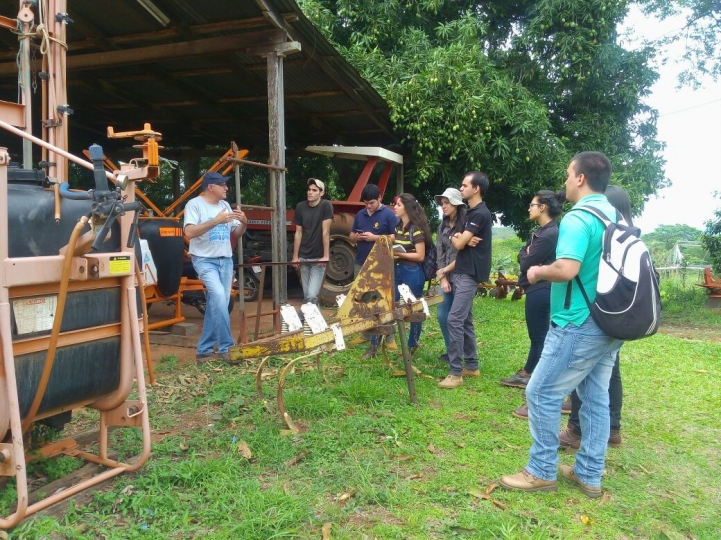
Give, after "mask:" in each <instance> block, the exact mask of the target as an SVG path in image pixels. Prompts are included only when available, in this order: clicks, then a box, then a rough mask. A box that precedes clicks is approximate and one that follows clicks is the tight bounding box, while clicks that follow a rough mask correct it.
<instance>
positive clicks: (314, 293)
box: [291, 178, 333, 304]
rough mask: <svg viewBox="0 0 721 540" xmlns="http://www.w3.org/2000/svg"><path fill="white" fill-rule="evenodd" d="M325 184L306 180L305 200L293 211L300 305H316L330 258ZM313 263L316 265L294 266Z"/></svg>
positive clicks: (329, 206) (329, 207) (330, 211)
mask: <svg viewBox="0 0 721 540" xmlns="http://www.w3.org/2000/svg"><path fill="white" fill-rule="evenodd" d="M323 193H325V184H324V183H323V182H321V181H320V180H318V179H316V178H309V179H308V200H307V201H302V202H300V203H298V206H296V207H295V217H294V222H295V238H294V239H293V260H292V261H291V262H292V263H294V266H295V267H296V268H298V266H300V282H301V285H302V286H303V303H304V304H307V303H309V302H310V303H312V304H317V303H318V293H320V288H321V287H322V285H323V278H324V277H325V266H326V264H327V262H328V259H329V257H330V225H331V223H332V222H333V205H332V204H331V203H330V201H327V200H324V199H323ZM304 261H314V262H316V263H317V264H300V265H299V264H298V263H299V262H304Z"/></svg>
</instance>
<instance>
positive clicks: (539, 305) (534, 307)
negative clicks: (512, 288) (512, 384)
mask: <svg viewBox="0 0 721 540" xmlns="http://www.w3.org/2000/svg"><path fill="white" fill-rule="evenodd" d="M550 324H551V288H550V287H543V288H542V289H535V290H532V291H531V292H529V293H528V294H526V327H527V328H528V337H529V338H530V339H531V348H530V349H529V350H528V358H527V359H526V365H525V366H523V369H524V371H525V372H526V373H533V370H534V369H536V365H537V364H538V360H539V359H540V358H541V352H542V351H543V342H544V341H545V340H546V334H548V326H549V325H550Z"/></svg>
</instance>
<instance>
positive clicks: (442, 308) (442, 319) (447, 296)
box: [436, 289, 453, 354]
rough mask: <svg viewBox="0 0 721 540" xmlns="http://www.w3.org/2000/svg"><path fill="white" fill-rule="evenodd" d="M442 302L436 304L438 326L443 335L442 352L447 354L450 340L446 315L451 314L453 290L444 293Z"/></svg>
mask: <svg viewBox="0 0 721 540" xmlns="http://www.w3.org/2000/svg"><path fill="white" fill-rule="evenodd" d="M442 294H443V302H441V303H440V304H438V311H437V312H436V314H437V316H438V326H440V327H441V334H443V344H444V345H445V346H446V348H445V349H444V352H445V353H446V354H447V353H448V347H449V346H450V338H449V337H448V314H449V313H450V312H451V307H452V306H453V289H451V292H448V293H447V292H444V293H442Z"/></svg>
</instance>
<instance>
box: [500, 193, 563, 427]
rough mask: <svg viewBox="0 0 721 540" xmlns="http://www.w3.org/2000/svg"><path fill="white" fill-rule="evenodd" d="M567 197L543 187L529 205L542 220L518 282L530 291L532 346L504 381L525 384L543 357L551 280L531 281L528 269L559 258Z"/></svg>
mask: <svg viewBox="0 0 721 540" xmlns="http://www.w3.org/2000/svg"><path fill="white" fill-rule="evenodd" d="M565 200H566V194H565V192H564V191H559V192H558V193H554V192H553V191H549V190H542V191H539V192H537V193H536V195H535V196H534V197H533V201H531V204H529V205H528V217H529V219H530V220H531V221H535V222H536V223H538V225H539V227H538V229H536V231H535V232H534V233H533V234H532V235H531V239H530V240H529V241H528V243H527V244H526V245H525V246H523V248H521V251H519V252H518V263H519V265H520V269H521V272H520V275H519V276H518V286H519V287H523V290H524V292H525V295H526V306H525V307H526V327H527V329H528V337H529V338H530V340H531V347H530V349H529V351H528V357H527V358H526V364H525V365H524V366H523V368H522V369H520V370H518V371H517V372H516V373H515V374H514V375H512V376H510V377H508V378H505V379H501V384H503V385H505V386H514V387H517V388H525V387H526V385H527V384H528V381H529V380H530V378H531V374H532V373H533V370H534V369H535V368H536V364H538V360H539V359H540V358H541V351H542V350H543V342H544V341H545V339H546V334H547V333H548V327H549V325H550V323H551V282H550V281H539V282H538V283H534V284H533V285H531V284H530V283H529V282H528V278H527V277H526V271H527V270H528V269H529V268H530V267H531V266H535V265H538V264H551V263H552V262H553V261H555V260H556V243H557V242H558V224H557V223H556V218H557V217H558V216H560V215H561V211H562V210H563V202H564V201H565ZM513 415H514V416H517V417H519V418H528V409H527V408H526V405H525V404H523V405H522V406H521V407H519V408H518V409H516V410H515V411H513Z"/></svg>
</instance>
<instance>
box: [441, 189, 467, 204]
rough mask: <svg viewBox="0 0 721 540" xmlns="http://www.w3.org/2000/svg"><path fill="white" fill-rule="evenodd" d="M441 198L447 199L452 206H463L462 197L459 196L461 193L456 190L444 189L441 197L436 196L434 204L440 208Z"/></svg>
mask: <svg viewBox="0 0 721 540" xmlns="http://www.w3.org/2000/svg"><path fill="white" fill-rule="evenodd" d="M442 197H445V198H446V199H448V201H449V202H450V203H451V204H452V205H453V206H460V205H462V204H463V197H462V196H461V192H460V191H458V190H457V189H456V188H453V187H449V188H446V190H445V191H444V192H443V195H436V196H435V199H436V204H437V205H438V206H440V204H441V198H442Z"/></svg>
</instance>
